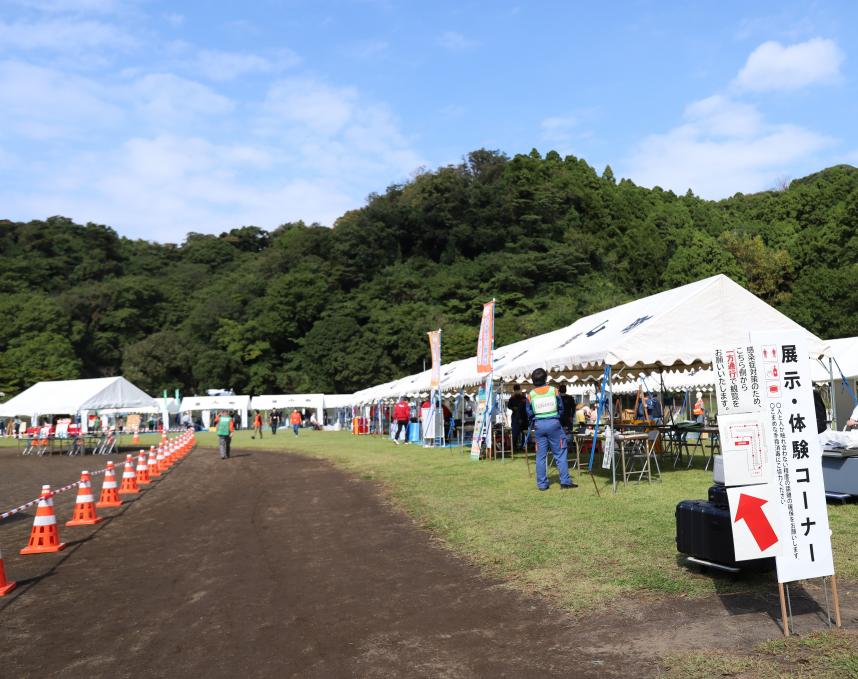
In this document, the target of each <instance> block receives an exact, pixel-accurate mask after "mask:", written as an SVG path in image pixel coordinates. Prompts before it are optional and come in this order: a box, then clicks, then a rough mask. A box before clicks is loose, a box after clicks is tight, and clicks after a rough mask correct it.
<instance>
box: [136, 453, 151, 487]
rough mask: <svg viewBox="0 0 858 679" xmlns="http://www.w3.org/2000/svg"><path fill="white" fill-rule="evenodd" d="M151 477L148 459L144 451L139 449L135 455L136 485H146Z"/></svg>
mask: <svg viewBox="0 0 858 679" xmlns="http://www.w3.org/2000/svg"><path fill="white" fill-rule="evenodd" d="M151 481H152V479H150V478H149V459H148V458H147V456H146V451H144V450H141V451H140V454H139V455H138V456H137V485H138V486H148V485H149V483H150V482H151Z"/></svg>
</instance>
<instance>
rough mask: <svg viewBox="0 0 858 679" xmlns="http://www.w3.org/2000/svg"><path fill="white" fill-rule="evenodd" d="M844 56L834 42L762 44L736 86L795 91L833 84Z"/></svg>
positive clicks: (736, 81)
mask: <svg viewBox="0 0 858 679" xmlns="http://www.w3.org/2000/svg"><path fill="white" fill-rule="evenodd" d="M843 59H844V55H843V52H842V51H841V50H840V48H839V47H838V46H837V43H836V42H834V41H833V40H827V39H823V38H813V39H811V40H808V41H806V42H800V43H796V44H794V45H787V46H784V45H781V44H780V43H779V42H774V41H769V42H764V43H763V44H762V45H760V46H759V47H757V49H755V50H754V51H753V52H751V55H750V56H749V57H748V60H747V62H746V63H745V65H744V66H743V67H742V70H741V71H739V75H738V76H737V77H736V80H735V85H736V86H737V87H738V88H739V89H742V90H750V91H759V92H763V91H772V90H796V89H800V88H802V87H806V86H808V85H813V84H817V83H831V82H836V81H837V80H838V79H839V77H840V65H841V63H843Z"/></svg>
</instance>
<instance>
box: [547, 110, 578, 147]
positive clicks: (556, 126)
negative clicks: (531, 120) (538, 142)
mask: <svg viewBox="0 0 858 679" xmlns="http://www.w3.org/2000/svg"><path fill="white" fill-rule="evenodd" d="M578 125H579V121H578V118H577V117H576V116H551V117H549V118H545V119H543V120H542V122H541V123H540V124H539V127H540V128H541V129H542V138H543V139H545V141H549V142H555V143H567V142H569V141H571V140H572V137H573V134H574V131H575V128H577V127H578Z"/></svg>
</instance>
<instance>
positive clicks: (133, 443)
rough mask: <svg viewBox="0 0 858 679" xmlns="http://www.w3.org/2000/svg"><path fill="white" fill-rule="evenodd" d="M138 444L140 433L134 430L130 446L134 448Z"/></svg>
mask: <svg viewBox="0 0 858 679" xmlns="http://www.w3.org/2000/svg"><path fill="white" fill-rule="evenodd" d="M138 443H140V432H139V431H137V430H136V429H135V430H134V438H133V439H131V445H134V446H136V445H137V444H138Z"/></svg>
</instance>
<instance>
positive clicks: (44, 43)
mask: <svg viewBox="0 0 858 679" xmlns="http://www.w3.org/2000/svg"><path fill="white" fill-rule="evenodd" d="M135 44H136V40H135V39H134V38H133V37H132V36H130V35H129V34H127V33H125V32H124V31H122V30H121V29H119V28H117V27H116V26H113V25H111V24H107V23H103V22H100V21H82V20H70V19H55V20H51V21H41V22H28V21H18V22H15V23H5V22H0V52H2V51H12V50H32V51H38V52H44V51H50V52H65V53H75V52H82V51H85V50H88V49H95V48H108V49H126V48H129V47H132V46H134V45H135Z"/></svg>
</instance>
